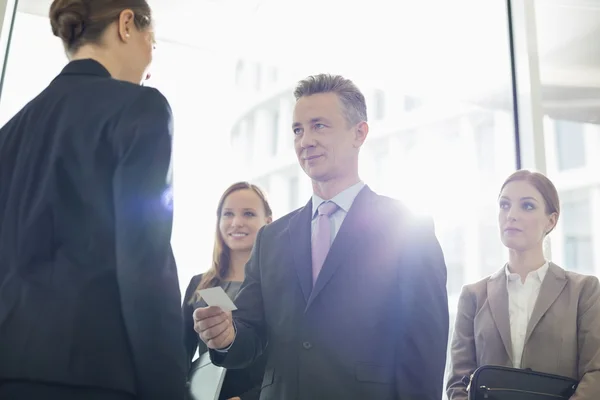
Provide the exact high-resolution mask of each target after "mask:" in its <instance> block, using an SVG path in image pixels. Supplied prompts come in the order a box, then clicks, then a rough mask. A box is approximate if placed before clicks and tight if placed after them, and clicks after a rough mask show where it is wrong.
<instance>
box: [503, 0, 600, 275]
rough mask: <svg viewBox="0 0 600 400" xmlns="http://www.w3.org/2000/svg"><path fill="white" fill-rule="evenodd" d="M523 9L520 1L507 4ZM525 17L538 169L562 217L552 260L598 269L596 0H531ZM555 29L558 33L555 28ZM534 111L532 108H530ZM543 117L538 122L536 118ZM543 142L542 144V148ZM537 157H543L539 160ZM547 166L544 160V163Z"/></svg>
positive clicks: (599, 15)
mask: <svg viewBox="0 0 600 400" xmlns="http://www.w3.org/2000/svg"><path fill="white" fill-rule="evenodd" d="M513 3H514V4H515V5H516V6H519V7H522V5H523V4H524V1H523V0H518V1H513ZM531 4H532V5H533V8H532V9H531V11H532V12H531V13H530V14H529V15H528V16H526V18H525V21H526V24H525V25H524V28H525V29H527V32H524V33H526V34H528V37H529V38H533V39H535V40H533V41H532V44H531V45H532V46H533V43H536V47H535V48H530V52H529V55H530V59H529V60H530V61H529V62H530V65H534V66H535V65H537V64H539V70H536V69H535V68H534V69H530V71H529V72H530V75H529V76H530V77H533V78H532V81H531V89H530V90H529V89H528V90H529V92H531V93H539V94H540V100H541V102H540V104H535V106H538V107H539V111H538V112H537V113H535V112H534V113H532V115H531V118H533V119H535V120H537V121H538V122H540V124H539V127H540V129H541V130H542V129H543V130H544V132H543V135H542V137H543V140H541V141H538V142H537V143H536V150H537V151H539V152H540V153H541V154H543V155H545V163H542V162H540V163H539V165H538V167H539V168H541V170H542V171H544V170H545V171H546V172H547V174H548V176H549V177H550V179H552V181H553V182H554V184H555V185H556V187H557V189H558V192H559V196H560V198H561V203H562V215H561V216H560V220H559V224H558V226H557V228H556V230H555V231H554V232H552V233H551V234H550V243H551V252H552V257H553V258H554V261H556V262H557V263H558V264H560V265H561V266H563V267H565V268H568V269H572V270H574V271H579V272H585V273H598V271H595V266H596V265H598V264H599V263H600V258H599V254H598V253H600V252H598V251H595V249H598V248H600V229H596V228H594V226H595V225H596V224H597V223H598V222H599V221H600V220H599V219H598V218H599V217H598V216H599V215H600V202H598V201H594V200H592V199H594V197H592V196H591V193H593V192H594V191H595V190H596V188H598V187H599V186H600V174H598V171H599V165H600V164H598V161H597V159H598V157H597V154H598V149H600V141H599V140H598V137H599V136H600V135H598V132H599V131H600V125H599V124H600V120H599V119H598V107H597V104H596V103H597V99H598V98H599V97H600V88H599V87H598V77H597V71H598V70H599V69H600V61H599V59H598V57H595V56H594V52H593V51H590V49H595V48H596V47H597V42H598V32H599V30H600V3H598V2H594V1H585V0H574V1H546V0H534V1H533V2H531ZM557 26H560V27H561V29H560V33H559V32H558V31H557V30H556V27H557ZM534 108H535V107H534ZM542 122H543V123H542ZM542 146H543V147H542ZM540 160H541V159H540ZM544 164H545V165H544Z"/></svg>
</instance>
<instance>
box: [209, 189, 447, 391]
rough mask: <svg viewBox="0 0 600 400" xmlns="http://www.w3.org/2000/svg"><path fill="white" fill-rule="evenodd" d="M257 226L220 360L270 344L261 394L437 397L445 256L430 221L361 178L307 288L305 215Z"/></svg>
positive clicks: (239, 361) (234, 362)
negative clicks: (232, 333)
mask: <svg viewBox="0 0 600 400" xmlns="http://www.w3.org/2000/svg"><path fill="white" fill-rule="evenodd" d="M311 214H312V206H311V203H310V202H309V203H308V204H307V205H306V206H305V207H304V208H301V209H300V210H298V211H296V212H293V213H291V214H289V215H287V216H285V217H283V218H281V219H279V220H278V221H275V222H273V223H272V224H269V225H267V226H265V227H264V228H261V230H260V231H259V233H258V235H257V240H256V243H255V246H254V250H253V254H252V257H251V259H250V261H249V263H248V265H247V267H246V280H245V282H244V284H243V286H242V288H241V290H240V293H239V295H238V297H237V298H236V300H235V303H236V305H237V306H238V308H239V310H238V311H235V312H234V321H235V326H236V329H237V336H236V339H235V341H234V343H233V345H232V346H231V348H230V349H229V350H228V351H227V352H226V353H219V352H216V351H211V357H212V359H213V361H214V362H215V363H216V364H218V365H222V366H225V367H227V368H238V367H244V366H246V365H248V364H249V363H250V362H252V361H253V360H254V359H256V358H257V357H258V356H259V355H260V354H261V353H262V352H263V351H264V349H265V347H266V346H267V343H268V361H267V367H266V371H265V376H264V379H263V385H262V393H261V399H263V400H328V399H344V400H353V399H356V400H365V399H377V400H388V399H390V400H391V399H397V400H439V399H440V398H441V397H442V384H443V374H444V367H445V362H446V351H447V340H448V301H447V297H446V286H445V285H446V266H445V263H444V259H443V255H442V251H441V249H440V246H439V244H438V242H437V240H436V238H435V235H434V231H433V228H432V226H431V225H429V226H427V225H426V224H423V223H422V222H423V221H419V220H418V219H417V218H415V217H414V216H411V215H410V214H409V213H408V211H407V210H405V209H404V207H403V206H401V205H400V204H399V203H398V202H396V201H394V200H391V199H389V198H386V197H383V196H379V195H376V194H375V193H373V192H372V191H371V190H370V189H369V188H368V187H365V188H364V189H363V190H362V191H361V192H360V193H359V195H358V196H357V197H356V199H355V201H354V204H353V205H352V207H351V208H350V210H349V212H348V214H347V215H346V218H345V220H344V222H343V224H342V226H341V229H340V231H339V232H338V234H337V236H336V239H335V241H334V242H333V244H332V247H331V250H330V252H329V255H328V257H327V259H326V261H325V264H324V266H323V269H322V270H321V273H320V275H319V277H318V279H317V282H316V284H315V287H314V288H312V278H311V249H310V246H311V245H310V236H311V230H310V229H311V228H310V225H311V216H312V215H311Z"/></svg>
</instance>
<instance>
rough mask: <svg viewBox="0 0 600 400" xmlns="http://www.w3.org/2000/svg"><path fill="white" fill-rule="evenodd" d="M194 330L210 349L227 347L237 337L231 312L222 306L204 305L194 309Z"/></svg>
mask: <svg viewBox="0 0 600 400" xmlns="http://www.w3.org/2000/svg"><path fill="white" fill-rule="evenodd" d="M194 330H195V331H196V332H198V335H199V336H200V339H202V341H203V342H204V343H206V346H207V347H208V348H209V349H215V350H220V349H226V348H227V347H229V346H231V343H233V339H234V338H235V329H234V328H233V319H232V317H231V312H225V311H223V310H221V308H220V307H202V308H197V309H196V310H195V311H194Z"/></svg>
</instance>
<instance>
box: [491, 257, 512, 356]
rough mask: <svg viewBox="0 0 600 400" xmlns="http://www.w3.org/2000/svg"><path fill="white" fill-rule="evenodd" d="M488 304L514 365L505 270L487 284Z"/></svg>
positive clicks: (497, 273) (495, 275)
mask: <svg viewBox="0 0 600 400" xmlns="http://www.w3.org/2000/svg"><path fill="white" fill-rule="evenodd" d="M487 290H488V296H487V298H488V303H489V305H490V311H491V313H492V318H493V319H494V322H495V323H496V328H498V331H499V332H500V337H501V338H502V343H503V344H504V348H505V349H506V353H507V354H508V358H509V359H510V362H511V364H512V362H513V360H512V357H513V355H512V341H511V339H510V318H509V315H508V291H507V288H506V275H505V273H504V268H503V269H502V270H501V271H499V272H496V274H494V275H493V276H492V277H491V278H490V280H489V281H488V284H487Z"/></svg>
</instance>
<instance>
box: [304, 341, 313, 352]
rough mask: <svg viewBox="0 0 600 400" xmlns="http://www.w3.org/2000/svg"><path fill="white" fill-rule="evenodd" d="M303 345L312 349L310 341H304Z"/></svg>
mask: <svg viewBox="0 0 600 400" xmlns="http://www.w3.org/2000/svg"><path fill="white" fill-rule="evenodd" d="M302 347H304V349H306V350H310V349H312V344H311V343H310V342H304V343H302Z"/></svg>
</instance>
